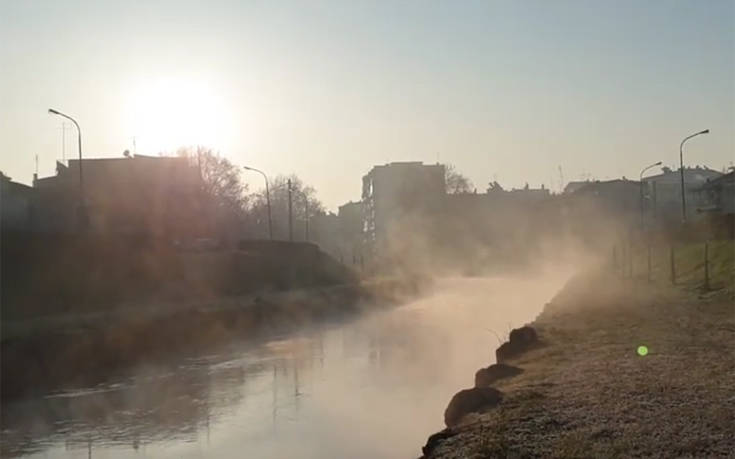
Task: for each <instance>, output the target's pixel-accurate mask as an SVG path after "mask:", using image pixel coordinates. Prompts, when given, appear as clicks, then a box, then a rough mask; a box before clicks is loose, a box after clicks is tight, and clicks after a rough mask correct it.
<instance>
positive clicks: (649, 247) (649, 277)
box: [647, 241, 651, 284]
mask: <svg viewBox="0 0 735 459" xmlns="http://www.w3.org/2000/svg"><path fill="white" fill-rule="evenodd" d="M647 248H648V250H647V264H648V275H647V280H648V283H649V284H650V283H651V241H648V247H647Z"/></svg>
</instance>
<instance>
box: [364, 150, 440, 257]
mask: <svg viewBox="0 0 735 459" xmlns="http://www.w3.org/2000/svg"><path fill="white" fill-rule="evenodd" d="M445 194H446V185H445V168H444V166H443V165H441V164H436V165H425V164H423V163H421V162H393V163H390V164H386V165H383V166H375V167H373V168H372V169H371V170H370V172H368V174H367V175H365V176H364V177H363V178H362V210H363V224H364V226H363V233H364V236H365V242H366V244H367V246H368V247H371V248H372V249H373V250H374V249H376V248H378V247H380V246H384V245H386V244H387V243H388V241H389V239H390V236H391V233H392V232H393V231H394V230H395V231H398V227H399V226H403V227H402V228H401V232H402V234H403V235H404V236H410V234H408V235H407V234H406V231H410V229H409V228H407V227H406V226H405V223H406V222H407V221H408V220H414V221H418V220H420V219H421V218H422V217H424V216H430V215H433V214H435V213H436V211H437V210H439V209H441V208H442V206H443V198H444V196H445ZM409 226H410V225H409Z"/></svg>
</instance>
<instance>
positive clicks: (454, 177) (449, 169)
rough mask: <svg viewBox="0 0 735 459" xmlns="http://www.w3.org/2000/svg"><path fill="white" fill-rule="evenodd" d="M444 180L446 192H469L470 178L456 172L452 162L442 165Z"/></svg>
mask: <svg viewBox="0 0 735 459" xmlns="http://www.w3.org/2000/svg"><path fill="white" fill-rule="evenodd" d="M444 182H445V184H446V190H447V193H450V194H457V193H469V192H470V191H471V190H472V182H471V181H470V179H468V178H467V177H465V176H464V175H463V174H461V173H459V172H457V170H456V169H455V167H454V165H452V164H447V165H445V166H444Z"/></svg>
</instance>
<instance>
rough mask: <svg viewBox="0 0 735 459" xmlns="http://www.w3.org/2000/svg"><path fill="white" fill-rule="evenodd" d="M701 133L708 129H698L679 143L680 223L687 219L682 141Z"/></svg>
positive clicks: (705, 132) (707, 132) (706, 132)
mask: <svg viewBox="0 0 735 459" xmlns="http://www.w3.org/2000/svg"><path fill="white" fill-rule="evenodd" d="M701 134H709V129H705V130H704V131H699V132H697V133H696V134H692V135H690V136H688V137H684V140H682V141H681V144H680V145H679V166H680V167H679V172H680V173H681V221H682V223H686V221H687V203H686V195H685V192H684V142H686V141H687V140H689V139H691V138H692V137H696V136H698V135H701Z"/></svg>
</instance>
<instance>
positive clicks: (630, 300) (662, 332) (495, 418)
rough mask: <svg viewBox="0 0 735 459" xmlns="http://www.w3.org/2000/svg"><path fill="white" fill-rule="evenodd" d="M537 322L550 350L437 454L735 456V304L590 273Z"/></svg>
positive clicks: (524, 364) (534, 354) (532, 356)
mask: <svg viewBox="0 0 735 459" xmlns="http://www.w3.org/2000/svg"><path fill="white" fill-rule="evenodd" d="M535 325H536V327H537V328H538V330H539V331H540V335H541V338H542V340H543V341H544V342H545V346H543V347H541V348H539V349H536V350H534V351H531V352H529V353H528V354H526V355H524V356H522V357H520V358H518V359H515V360H514V361H513V362H512V364H514V365H517V366H519V367H521V368H523V369H524V370H525V372H524V373H523V374H521V375H519V376H517V377H515V378H512V379H509V380H503V381H500V382H498V383H497V386H496V387H497V388H498V389H500V390H501V391H502V392H504V393H505V399H504V401H503V403H502V404H501V405H500V406H499V407H498V408H495V409H492V410H489V411H487V412H485V413H483V414H481V415H469V416H467V417H465V419H464V424H463V425H462V426H461V427H458V428H457V429H455V430H457V431H458V434H457V435H455V436H453V437H451V438H449V439H447V440H444V441H443V442H441V443H440V444H439V446H438V447H437V448H436V449H434V451H433V452H431V454H430V456H429V457H435V458H455V457H456V458H459V457H462V458H465V457H478V458H480V457H560V458H562V457H563V458H568V457H580V458H581V457H595V458H597V457H733V456H734V455H735V305H734V304H733V301H732V299H731V298H729V297H726V296H724V295H711V296H710V297H709V298H702V297H699V296H697V295H696V294H695V293H693V292H691V291H689V292H685V291H681V290H677V291H674V290H671V289H663V288H652V287H649V286H647V285H645V284H641V283H634V282H632V281H627V282H625V281H620V280H618V279H617V278H612V277H606V276H603V275H599V276H596V277H594V278H592V277H590V276H588V277H585V278H579V279H576V280H575V281H573V282H572V283H570V285H568V286H567V287H566V288H565V289H564V291H562V292H561V293H560V294H559V295H558V296H557V298H555V299H554V301H553V302H552V303H550V304H549V305H547V307H546V309H545V310H544V312H543V313H542V314H541V315H540V317H539V318H538V319H537V321H536V324H535ZM639 345H646V346H648V348H649V351H650V352H649V354H648V355H646V356H645V357H641V356H639V355H637V353H636V348H637V347H638V346H639Z"/></svg>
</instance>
